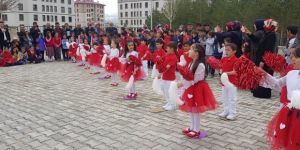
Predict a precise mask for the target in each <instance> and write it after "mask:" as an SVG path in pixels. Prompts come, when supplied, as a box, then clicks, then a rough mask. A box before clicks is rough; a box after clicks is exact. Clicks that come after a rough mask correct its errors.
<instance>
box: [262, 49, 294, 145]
mask: <svg viewBox="0 0 300 150" xmlns="http://www.w3.org/2000/svg"><path fill="white" fill-rule="evenodd" d="M291 55H292V56H291V57H292V62H293V66H294V70H292V71H289V72H288V73H287V75H286V76H284V77H282V78H280V79H276V78H274V77H273V76H271V75H269V74H268V75H267V78H266V80H265V81H264V82H263V83H261V86H263V87H266V88H272V89H275V90H278V91H279V90H281V89H282V87H283V86H286V89H287V94H286V96H287V99H288V101H289V102H288V103H287V105H284V106H283V107H282V108H281V110H280V111H279V112H278V113H277V114H276V115H275V116H274V117H273V119H272V120H271V121H270V123H269V124H268V126H267V140H268V142H269V144H270V145H271V147H272V149H285V150H299V149H300V130H299V127H300V47H297V48H296V49H295V51H294V52H293V53H291Z"/></svg>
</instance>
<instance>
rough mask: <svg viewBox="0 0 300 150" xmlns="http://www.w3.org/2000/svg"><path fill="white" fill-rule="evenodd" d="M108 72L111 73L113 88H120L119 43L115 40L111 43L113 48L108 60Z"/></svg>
mask: <svg viewBox="0 0 300 150" xmlns="http://www.w3.org/2000/svg"><path fill="white" fill-rule="evenodd" d="M105 68H106V72H108V73H110V74H111V76H112V83H111V84H110V85H111V86H118V85H119V83H118V75H117V72H118V70H119V69H120V62H119V43H117V42H116V41H115V40H112V41H111V48H110V52H109V54H108V60H107V64H106V67H105Z"/></svg>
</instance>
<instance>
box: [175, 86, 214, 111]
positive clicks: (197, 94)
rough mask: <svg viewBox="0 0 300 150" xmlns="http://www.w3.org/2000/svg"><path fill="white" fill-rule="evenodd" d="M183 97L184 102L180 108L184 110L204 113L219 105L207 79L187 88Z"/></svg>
mask: <svg viewBox="0 0 300 150" xmlns="http://www.w3.org/2000/svg"><path fill="white" fill-rule="evenodd" d="M181 99H182V100H183V101H184V104H183V105H181V106H180V110H182V111H184V112H193V113H202V112H205V111H209V110H214V109H216V108H217V107H218V103H217V101H216V99H215V96H214V95H213V92H212V91H211V89H210V87H209V85H208V84H207V82H205V81H199V82H198V83H196V84H194V85H193V86H190V87H189V88H187V89H186V90H185V91H184V93H183V95H182V97H181Z"/></svg>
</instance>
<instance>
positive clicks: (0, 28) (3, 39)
mask: <svg viewBox="0 0 300 150" xmlns="http://www.w3.org/2000/svg"><path fill="white" fill-rule="evenodd" d="M9 43H10V34H9V31H8V28H7V27H5V25H4V22H3V21H0V49H1V50H3V48H5V47H6V48H8V47H9Z"/></svg>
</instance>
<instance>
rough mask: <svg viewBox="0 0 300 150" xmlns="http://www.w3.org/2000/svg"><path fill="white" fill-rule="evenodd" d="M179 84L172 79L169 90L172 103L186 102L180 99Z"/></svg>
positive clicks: (180, 103) (179, 104)
mask: <svg viewBox="0 0 300 150" xmlns="http://www.w3.org/2000/svg"><path fill="white" fill-rule="evenodd" d="M177 84H178V83H177V82H176V81H172V82H171V84H170V88H169V91H168V92H169V97H170V100H171V101H172V103H173V104H177V105H178V106H181V105H183V104H184V102H183V101H182V100H181V99H180V96H179V92H178V86H177Z"/></svg>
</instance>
